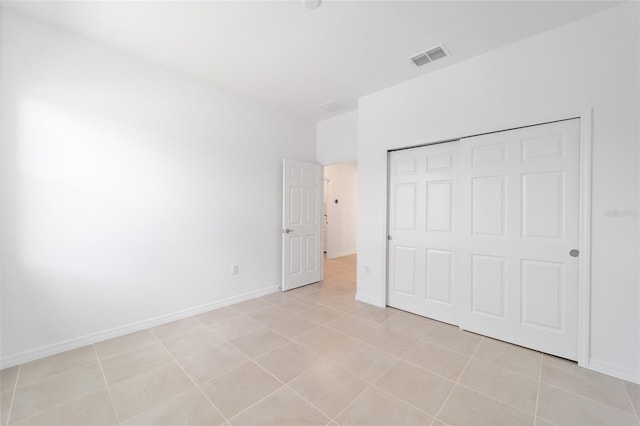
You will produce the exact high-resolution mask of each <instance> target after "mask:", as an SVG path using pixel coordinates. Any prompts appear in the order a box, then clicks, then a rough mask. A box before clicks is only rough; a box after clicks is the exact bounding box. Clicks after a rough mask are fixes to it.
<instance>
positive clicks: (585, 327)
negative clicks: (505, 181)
mask: <svg viewBox="0 0 640 426" xmlns="http://www.w3.org/2000/svg"><path fill="white" fill-rule="evenodd" d="M573 119H578V120H580V158H579V164H580V176H579V182H580V194H579V212H578V216H579V218H578V220H579V231H578V235H579V237H578V238H579V242H578V250H580V256H579V257H578V348H577V349H578V365H579V366H581V367H585V368H589V360H590V359H591V215H592V203H591V194H592V149H593V109H592V108H589V109H587V110H586V111H583V112H582V113H580V114H577V115H573V116H563V117H559V118H556V119H550V120H546V121H543V122H539V123H535V124H526V125H521V126H517V127H510V128H505V129H499V130H494V131H491V132H484V133H480V134H475V135H459V136H457V137H455V138H448V139H444V140H439V141H433V142H427V143H423V144H420V145H413V146H406V147H403V148H395V149H388V150H387V158H386V163H387V164H386V170H385V172H386V180H387V185H386V191H385V212H386V221H385V234H384V238H385V261H384V268H385V289H384V291H385V294H384V302H385V305H386V303H388V300H389V243H388V241H387V239H386V238H387V235H389V229H390V228H389V177H390V175H389V167H390V164H389V153H390V152H392V151H399V150H403V149H411V148H417V147H421V146H426V145H435V144H440V143H446V142H452V141H456V140H460V139H463V138H468V137H472V136H480V135H483V134H489V133H498V132H504V131H507V130H515V129H519V128H523V127H532V126H539V125H543V124H549V123H553V122H557V121H567V120H573Z"/></svg>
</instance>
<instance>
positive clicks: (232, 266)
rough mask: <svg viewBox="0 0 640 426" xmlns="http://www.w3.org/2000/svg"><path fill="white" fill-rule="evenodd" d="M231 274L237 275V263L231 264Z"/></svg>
mask: <svg viewBox="0 0 640 426" xmlns="http://www.w3.org/2000/svg"><path fill="white" fill-rule="evenodd" d="M231 274H232V275H238V265H231Z"/></svg>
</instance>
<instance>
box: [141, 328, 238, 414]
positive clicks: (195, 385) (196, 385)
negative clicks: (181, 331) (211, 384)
mask: <svg viewBox="0 0 640 426" xmlns="http://www.w3.org/2000/svg"><path fill="white" fill-rule="evenodd" d="M194 318H195V317H194ZM195 319H196V320H198V319H197V318H195ZM198 321H199V320H198ZM149 331H150V332H151V334H152V335H153V337H155V338H156V340H157V341H158V343H160V344H161V345H162V347H163V348H164V350H165V351H166V352H167V354H169V357H170V358H171V359H172V360H173V362H174V363H175V364H176V365H177V366H178V367H179V368H180V370H182V372H183V373H184V375H185V376H187V378H188V379H189V381H190V382H191V383H192V384H193V385H194V387H195V388H196V389H198V391H200V393H201V394H202V395H204V397H205V398H206V400H207V401H209V404H211V406H212V407H213V408H214V409H215V410H216V411H217V412H218V414H220V416H221V417H222V418H223V419H224V421H225V423H227V424H229V419H227V416H225V415H224V414H223V413H222V411H220V409H219V408H218V407H217V406H216V405H215V404H214V403H213V401H211V399H210V398H209V395H207V394H206V392H205V391H203V390H202V388H200V385H198V383H196V381H195V380H193V378H192V377H191V376H190V375H189V373H187V371H186V370H185V369H184V367H183V366H182V364H180V363H179V362H178V360H177V359H176V358H175V357H174V356H173V354H172V353H171V352H170V351H169V349H167V347H166V346H165V345H164V343H163V342H162V341H161V340H160V338H159V337H158V336H157V335H156V333H154V332H153V330H149ZM189 390H191V389H187V390H186V391H184V392H183V393H186V392H187V391H189ZM177 396H178V395H174V397H172V398H169V399H168V400H166V401H162V402H161V403H159V404H155V405H153V406H152V407H149V408H147V409H146V410H144V411H142V412H140V413H138V414H136V416H137V415H139V414H142V413H144V412H146V411H149V410H151V409H152V408H155V407H157V406H159V405H161V404H163V403H165V402H167V401H171V400H172V399H174V398H175V397H177ZM133 417H135V416H132V417H131V418H133Z"/></svg>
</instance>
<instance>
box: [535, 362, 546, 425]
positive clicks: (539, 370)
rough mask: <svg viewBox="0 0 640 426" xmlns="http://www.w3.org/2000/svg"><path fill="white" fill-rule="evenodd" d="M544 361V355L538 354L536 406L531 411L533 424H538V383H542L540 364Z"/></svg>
mask: <svg viewBox="0 0 640 426" xmlns="http://www.w3.org/2000/svg"><path fill="white" fill-rule="evenodd" d="M543 361H544V355H542V354H540V367H538V390H537V391H536V406H535V409H534V410H533V424H534V426H535V425H536V424H537V423H538V403H539V402H540V382H541V381H542V362H543Z"/></svg>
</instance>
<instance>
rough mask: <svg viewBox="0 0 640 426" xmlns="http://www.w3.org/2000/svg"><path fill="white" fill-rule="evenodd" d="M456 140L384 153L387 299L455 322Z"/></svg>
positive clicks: (457, 279) (429, 315) (456, 260)
mask: <svg viewBox="0 0 640 426" xmlns="http://www.w3.org/2000/svg"><path fill="white" fill-rule="evenodd" d="M457 180H458V142H448V143H443V144H438V145H429V146H423V147H418V148H412V149H407V150H401V151H394V152H391V153H390V154H389V244H388V252H389V291H388V300H387V303H388V304H389V305H390V306H393V307H396V308H400V309H404V310H407V311H410V312H413V313H416V314H419V315H423V316H427V317H429V318H433V319H437V320H439V321H444V322H448V323H451V324H455V325H457V324H458V322H459V318H458V317H459V312H458V311H459V309H458V306H459V305H460V302H459V301H458V295H457V294H456V293H457V287H458V281H459V278H458V274H457V273H456V270H457V269H458V262H459V256H457V255H456V251H457V250H458V239H459V237H458V233H459V224H458V223H457V222H458V219H457V217H455V215H456V213H457V212H459V208H458V203H459V199H458V198H459V197H458V194H457V192H458V188H457V186H458V185H459V183H458V181H457Z"/></svg>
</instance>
